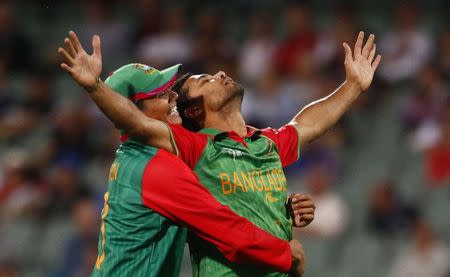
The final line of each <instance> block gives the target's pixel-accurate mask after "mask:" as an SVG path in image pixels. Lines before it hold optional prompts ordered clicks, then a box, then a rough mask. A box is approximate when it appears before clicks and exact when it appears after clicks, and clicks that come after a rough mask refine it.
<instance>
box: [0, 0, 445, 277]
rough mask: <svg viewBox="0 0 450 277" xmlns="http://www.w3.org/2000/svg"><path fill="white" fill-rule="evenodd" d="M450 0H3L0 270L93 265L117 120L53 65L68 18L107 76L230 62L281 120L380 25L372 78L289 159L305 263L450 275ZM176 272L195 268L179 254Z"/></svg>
mask: <svg viewBox="0 0 450 277" xmlns="http://www.w3.org/2000/svg"><path fill="white" fill-rule="evenodd" d="M449 16H450V6H449V3H448V1H445V0H442V1H439V0H428V1H416V2H413V1H389V0H378V1H364V2H358V1H345V2H343V1H331V0H316V1H309V2H306V1H303V2H285V1H278V0H228V1H217V0H215V1H207V2H205V1H200V0H187V1H182V2H181V1H157V0H142V1H133V0H129V1H123V0H116V1H114V0H109V1H102V0H90V1H87V0H86V1H10V2H8V1H1V3H0V49H1V52H0V160H1V166H0V276H2V277H5V276H8V277H9V276H87V275H88V273H89V272H90V270H91V268H92V266H93V264H94V262H95V260H96V256H97V238H98V230H99V219H100V210H101V207H102V205H103V199H102V195H103V193H104V191H105V187H106V176H107V172H108V169H109V166H110V163H111V161H112V159H113V156H114V150H115V148H116V147H117V145H118V143H119V140H118V133H117V132H116V131H115V130H114V129H113V127H112V124H110V123H109V122H108V121H107V120H106V119H105V117H104V116H103V115H102V114H101V113H100V112H99V111H98V110H97V108H96V107H95V106H94V105H93V103H92V102H91V101H90V100H89V98H88V96H87V95H86V93H85V92H83V91H82V90H81V89H80V88H79V87H77V85H76V84H75V83H74V82H73V81H72V80H71V79H70V77H69V76H67V75H65V74H64V73H63V72H62V71H61V70H60V69H59V58H58V56H57V53H56V49H57V47H58V46H59V45H61V44H62V42H63V39H64V37H65V36H67V33H68V31H69V30H74V31H76V32H77V33H78V34H79V35H80V37H81V39H82V41H83V43H84V44H85V45H87V46H89V47H88V49H89V51H90V39H91V36H92V35H93V34H99V35H100V36H101V38H102V50H103V61H104V65H103V68H104V70H103V71H104V73H105V75H104V76H103V77H106V76H107V73H108V72H111V71H113V70H114V69H116V68H117V67H118V66H120V65H123V64H126V63H130V62H135V61H139V62H142V63H148V64H150V65H153V66H155V67H164V66H167V65H171V64H173V63H178V62H181V63H183V64H184V65H185V69H187V70H189V71H191V72H196V73H197V72H207V73H214V72H216V71H218V70H219V69H220V70H224V71H225V72H226V73H227V74H229V75H230V76H232V77H233V78H235V79H237V80H239V81H240V82H242V83H243V84H244V85H245V87H246V99H245V100H244V113H245V116H246V118H247V119H248V123H250V124H252V125H255V126H259V127H262V126H273V127H277V126H279V125H281V124H282V123H285V122H287V121H288V120H289V119H290V118H291V117H293V116H294V114H295V113H296V112H297V111H298V110H299V108H300V107H302V106H303V105H304V104H306V103H309V102H310V101H311V100H313V99H317V98H319V97H322V96H324V95H326V94H328V93H330V92H331V91H332V89H333V88H335V87H336V86H337V85H338V84H339V83H340V82H342V81H343V78H344V75H343V65H342V62H343V50H342V46H341V42H342V41H347V42H351V43H353V40H354V37H355V34H356V33H357V31H359V30H364V31H365V32H366V34H368V33H369V32H373V33H375V34H376V35H377V47H378V49H379V52H380V54H382V55H383V61H382V64H381V66H380V68H379V70H378V72H377V74H376V80H375V81H374V83H373V85H372V87H371V88H370V90H369V91H368V92H367V93H366V94H364V95H363V96H361V97H360V99H359V100H358V102H357V103H356V104H355V105H354V106H353V108H352V109H351V111H350V112H348V113H347V114H346V115H345V117H344V118H343V119H342V120H341V121H340V123H339V124H338V125H337V126H336V127H335V128H334V129H333V130H332V131H330V132H329V133H328V134H327V135H326V136H324V137H323V138H321V139H320V140H318V141H317V142H315V143H314V144H313V145H311V146H309V147H308V148H307V149H304V150H303V153H302V159H301V161H300V162H298V163H297V164H295V165H293V166H292V167H290V168H289V169H288V179H289V185H290V190H291V191H292V192H294V191H295V192H309V193H311V194H312V195H313V196H314V197H315V199H316V204H317V211H316V219H315V222H314V223H313V224H312V225H311V226H310V227H309V228H307V229H306V230H304V231H302V232H296V233H295V236H296V238H298V239H299V240H300V241H301V242H302V243H303V245H304V249H305V251H306V255H307V268H306V273H305V276H342V277H347V276H392V277H401V276H429V277H435V276H436V277H444V276H450V270H449V268H450V253H449V246H450V98H449V97H450V87H449V85H450V21H449ZM182 276H190V269H189V260H188V254H187V253H186V255H185V262H184V265H183V272H182Z"/></svg>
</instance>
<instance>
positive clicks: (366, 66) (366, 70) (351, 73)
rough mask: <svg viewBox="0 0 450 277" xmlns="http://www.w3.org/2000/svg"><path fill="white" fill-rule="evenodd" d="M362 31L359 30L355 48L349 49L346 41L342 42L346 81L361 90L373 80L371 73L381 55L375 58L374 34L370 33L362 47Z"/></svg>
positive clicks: (365, 88)
mask: <svg viewBox="0 0 450 277" xmlns="http://www.w3.org/2000/svg"><path fill="white" fill-rule="evenodd" d="M363 41H364V32H359V34H358V39H357V40H356V43H355V48H354V50H353V55H352V50H351V49H350V46H348V44H347V43H345V42H344V43H343V46H344V49H345V62H344V65H345V74H346V80H347V82H351V83H353V84H355V85H358V86H359V87H360V89H361V90H362V91H365V90H367V89H368V88H369V86H370V84H371V83H372V80H373V74H374V73H375V70H376V69H377V67H378V65H379V64H380V61H381V56H380V55H378V56H377V57H376V58H375V52H376V45H375V43H374V41H375V36H374V35H373V34H371V35H370V36H369V38H368V39H367V42H366V44H365V45H364V47H362V45H363Z"/></svg>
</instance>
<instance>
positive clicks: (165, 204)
mask: <svg viewBox="0 0 450 277" xmlns="http://www.w3.org/2000/svg"><path fill="white" fill-rule="evenodd" d="M142 201H143V203H144V205H145V206H147V207H149V208H151V209H152V210H154V211H155V212H157V213H159V214H161V215H162V216H165V217H167V218H168V219H170V220H173V221H175V222H178V223H180V224H182V225H184V226H186V227H187V228H188V229H189V230H190V231H192V232H193V233H194V234H196V235H197V236H199V237H200V238H202V239H204V240H206V241H208V242H210V243H212V244H214V245H215V246H216V247H217V248H218V250H219V251H220V252H221V253H222V254H223V255H224V256H225V258H227V259H228V260H230V261H232V262H240V263H245V262H252V263H255V264H259V265H264V266H268V267H270V268H272V269H274V270H277V271H281V272H288V271H289V270H290V268H291V263H292V255H291V251H290V246H289V244H288V243H287V242H286V241H283V240H281V239H279V238H277V237H275V236H272V235H271V234H269V233H267V232H266V231H264V230H262V229H259V228H258V227H257V226H255V225H254V224H252V223H251V222H250V221H248V220H247V219H246V218H244V217H241V216H239V215H237V214H236V213H234V212H233V211H232V210H231V209H230V208H228V207H227V206H224V205H222V204H221V203H219V202H218V201H217V200H216V199H215V198H214V197H213V196H212V195H211V193H209V191H208V190H207V189H206V188H205V187H204V186H203V185H201V184H200V182H199V180H198V178H197V176H196V175H195V174H194V172H193V171H192V170H190V169H189V168H188V167H187V165H186V164H184V163H183V162H182V161H181V160H180V159H179V158H177V157H176V156H175V155H173V154H171V153H169V152H167V151H164V150H159V151H158V152H157V153H156V155H155V156H154V157H153V158H152V159H151V160H150V161H149V162H148V164H147V166H146V168H145V172H144V176H143V178H142Z"/></svg>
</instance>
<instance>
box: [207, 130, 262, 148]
mask: <svg viewBox="0 0 450 277" xmlns="http://www.w3.org/2000/svg"><path fill="white" fill-rule="evenodd" d="M246 127H247V134H246V135H245V136H244V137H240V136H239V135H238V134H237V133H236V132H234V131H221V130H217V129H214V128H203V129H202V130H200V133H203V134H206V135H210V136H212V137H213V139H214V141H219V140H222V139H224V138H226V137H228V138H230V139H232V140H234V141H236V142H240V143H242V144H243V145H245V146H247V143H246V142H245V139H246V138H251V139H255V140H256V139H258V138H259V137H260V136H261V133H262V131H261V130H260V129H257V128H255V127H252V126H246Z"/></svg>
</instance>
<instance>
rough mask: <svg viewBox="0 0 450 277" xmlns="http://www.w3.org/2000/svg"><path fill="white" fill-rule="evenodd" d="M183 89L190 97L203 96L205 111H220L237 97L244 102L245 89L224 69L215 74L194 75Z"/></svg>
mask: <svg viewBox="0 0 450 277" xmlns="http://www.w3.org/2000/svg"><path fill="white" fill-rule="evenodd" d="M183 89H185V90H186V91H187V94H188V95H187V96H188V98H190V99H193V98H202V99H203V103H204V109H205V111H220V110H221V109H222V108H223V107H225V106H226V105H227V104H229V103H230V102H231V101H233V100H235V99H236V97H238V99H239V100H240V101H241V102H242V97H243V94H244V89H243V88H242V87H241V86H240V85H239V84H238V83H236V82H235V81H233V79H231V78H230V77H228V76H227V75H226V74H225V73H224V72H223V71H219V72H217V73H216V74H214V75H208V74H201V75H193V76H191V77H189V79H188V80H187V81H186V82H185V83H184V85H183Z"/></svg>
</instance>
